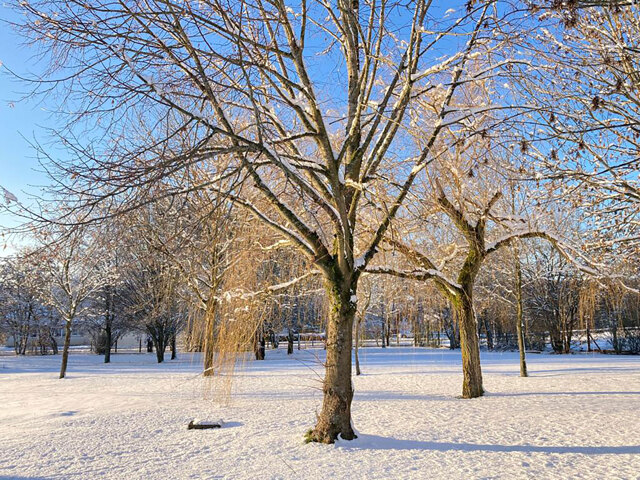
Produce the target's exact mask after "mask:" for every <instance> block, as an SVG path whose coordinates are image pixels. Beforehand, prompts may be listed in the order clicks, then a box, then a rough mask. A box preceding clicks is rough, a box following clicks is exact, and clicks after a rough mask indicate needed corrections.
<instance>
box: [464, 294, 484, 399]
mask: <svg viewBox="0 0 640 480" xmlns="http://www.w3.org/2000/svg"><path fill="white" fill-rule="evenodd" d="M472 295H473V294H472V290H471V288H470V287H468V288H466V289H464V290H463V293H462V294H461V295H460V296H459V297H458V302H457V303H458V305H457V306H458V323H459V324H460V350H461V352H462V374H463V381H462V398H476V397H480V396H482V395H483V394H484V389H483V388H482V369H481V368H480V341H479V338H478V324H477V322H476V318H475V314H474V311H473V296H472Z"/></svg>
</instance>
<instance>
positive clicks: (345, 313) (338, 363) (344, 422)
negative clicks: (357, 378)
mask: <svg viewBox="0 0 640 480" xmlns="http://www.w3.org/2000/svg"><path fill="white" fill-rule="evenodd" d="M328 290H329V296H330V299H331V314H330V317H329V322H328V325H327V361H326V365H325V377H324V384H323V393H324V399H323V402H322V410H321V412H320V415H318V423H317V424H316V427H315V428H314V429H313V430H312V431H311V432H310V434H309V435H310V438H309V440H311V441H315V442H321V443H333V442H334V441H335V440H336V439H337V438H338V435H339V436H340V437H341V438H342V439H344V440H353V439H354V438H356V435H355V433H354V432H353V427H352V426H351V400H352V399H353V384H352V383H351V348H352V334H353V319H354V316H355V313H356V305H354V304H353V303H351V301H350V298H351V295H350V289H348V288H344V287H343V288H341V286H339V285H332V286H331V288H329V289H328Z"/></svg>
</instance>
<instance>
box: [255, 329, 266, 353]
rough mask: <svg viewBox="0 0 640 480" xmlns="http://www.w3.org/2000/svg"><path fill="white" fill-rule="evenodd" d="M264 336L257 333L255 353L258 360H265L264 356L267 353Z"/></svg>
mask: <svg viewBox="0 0 640 480" xmlns="http://www.w3.org/2000/svg"><path fill="white" fill-rule="evenodd" d="M265 343H266V342H265V339H264V335H263V334H261V333H258V332H256V336H255V340H254V345H253V351H254V353H255V354H256V360H264V355H265V351H266V345H265Z"/></svg>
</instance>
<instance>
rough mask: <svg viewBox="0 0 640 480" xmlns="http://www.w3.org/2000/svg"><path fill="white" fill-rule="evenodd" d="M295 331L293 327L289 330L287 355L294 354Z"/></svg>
mask: <svg viewBox="0 0 640 480" xmlns="http://www.w3.org/2000/svg"><path fill="white" fill-rule="evenodd" d="M293 340H294V339H293V332H292V331H291V329H289V330H288V332H287V355H293Z"/></svg>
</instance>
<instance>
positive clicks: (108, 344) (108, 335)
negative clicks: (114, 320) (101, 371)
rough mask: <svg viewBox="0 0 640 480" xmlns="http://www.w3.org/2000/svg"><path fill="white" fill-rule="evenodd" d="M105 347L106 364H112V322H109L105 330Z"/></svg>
mask: <svg viewBox="0 0 640 480" xmlns="http://www.w3.org/2000/svg"><path fill="white" fill-rule="evenodd" d="M104 333H105V346H104V363H110V362H111V322H110V321H108V322H107V325H106V326H105V329H104Z"/></svg>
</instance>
